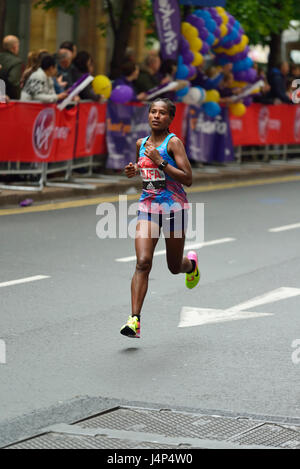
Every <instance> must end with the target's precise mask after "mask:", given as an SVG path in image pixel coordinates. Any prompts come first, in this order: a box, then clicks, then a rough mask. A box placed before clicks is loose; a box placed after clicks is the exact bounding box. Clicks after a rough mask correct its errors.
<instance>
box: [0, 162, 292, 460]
mask: <svg viewBox="0 0 300 469" xmlns="http://www.w3.org/2000/svg"><path fill="white" fill-rule="evenodd" d="M193 174H194V186H195V187H198V186H200V188H201V187H203V189H204V190H209V186H210V185H213V184H219V185H220V187H222V185H224V184H230V183H231V182H235V183H236V182H237V181H243V182H244V181H253V180H255V181H256V183H258V184H259V183H260V182H263V181H264V183H267V182H268V181H269V182H271V181H274V180H275V179H276V178H287V180H288V178H291V179H292V178H294V179H295V180H297V179H298V178H299V180H300V161H299V160H291V161H288V162H273V163H267V164H265V163H256V164H254V163H252V164H251V163H249V164H242V165H239V164H229V165H227V166H214V167H200V168H193ZM78 179H80V181H79V184H82V185H85V184H87V183H88V184H91V185H92V187H89V188H86V187H82V188H74V187H68V186H67V185H64V187H46V188H44V189H43V191H41V192H36V191H30V190H29V191H28V190H24V191H16V190H5V189H2V191H1V193H0V211H1V210H3V209H4V208H11V207H16V206H19V204H20V202H21V201H22V200H24V199H28V198H30V199H32V200H33V204H34V205H35V204H37V205H38V204H42V203H45V202H46V201H48V202H49V201H51V202H52V201H58V200H64V199H75V198H85V197H94V196H95V195H102V194H110V195H111V194H114V195H117V194H120V193H123V194H124V193H125V194H126V193H127V194H130V193H138V192H139V190H140V187H141V184H140V181H139V179H138V178H136V179H134V180H128V179H126V178H125V177H124V175H122V174H116V173H114V174H113V173H112V174H101V175H97V177H96V176H93V177H92V178H90V179H89V180H88V179H85V178H83V177H81V178H78ZM76 183H78V181H76ZM51 412H52V411H51V409H48V414H47V415H48V416H49V415H51ZM56 414H57V413H56ZM31 418H32V419H34V421H35V423H34V425H33V424H32V421H31V420H30V418H29V417H28V418H27V421H25V420H24V421H20V422H14V423H13V424H14V427H15V426H16V424H18V425H19V427H20V430H19V436H18V438H16V437H14V439H10V438H9V431H10V428H9V426H7V428H6V427H5V424H2V425H0V441H1V434H2V437H5V438H4V440H5V443H2V447H3V448H7V449H106V450H112V449H118V450H127V451H128V454H129V450H142V449H152V450H156V451H162V450H165V449H169V450H172V451H174V452H176V451H177V452H180V453H182V454H186V455H187V454H188V453H189V451H192V450H197V449H265V448H269V449H275V448H276V449H300V419H299V418H291V417H289V418H288V417H282V418H281V417H278V416H275V417H271V416H264V415H253V414H247V413H241V412H239V413H235V414H233V413H232V414H230V413H228V412H227V413H221V412H219V411H217V410H216V411H215V410H211V411H207V410H205V411H203V410H201V409H190V408H175V407H171V406H170V408H166V406H165V405H159V404H157V405H154V404H153V403H150V404H149V403H147V402H126V401H114V400H106V401H101V399H100V398H99V400H97V399H94V400H91V399H89V398H87V399H85V400H83V401H80V402H74V403H72V405H70V406H69V407H66V408H65V409H62V410H61V418H60V419H57V420H55V421H53V425H50V426H48V427H46V428H44V427H43V421H44V419H45V415H43V414H41V415H34V417H33V416H31ZM47 421H49V418H48V419H47ZM2 441H3V439H2ZM0 446H1V444H0ZM123 454H126V453H123ZM133 454H137V453H133ZM114 457H115V458H116V457H117V456H116V455H115V456H114ZM141 458H142V456H141ZM115 462H116V461H115ZM117 462H120V463H121V461H117ZM122 462H126V461H125V460H124V461H122ZM127 462H128V461H127ZM142 463H143V464H142ZM146 463H147V464H149V465H150V461H149V460H148V456H147V459H146V457H145V456H144V459H140V460H138V459H137V460H136V464H135V465H136V466H138V465H141V466H142V465H145V464H146ZM152 465H154V464H151V466H152Z"/></svg>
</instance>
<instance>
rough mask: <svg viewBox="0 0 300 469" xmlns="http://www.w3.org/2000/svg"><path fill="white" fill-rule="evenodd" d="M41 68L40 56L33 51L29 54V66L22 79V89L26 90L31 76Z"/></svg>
mask: <svg viewBox="0 0 300 469" xmlns="http://www.w3.org/2000/svg"><path fill="white" fill-rule="evenodd" d="M39 66H40V56H39V53H38V52H37V51H32V52H29V53H28V56H27V64H26V66H25V70H24V72H23V74H22V77H21V89H23V88H24V86H25V83H26V81H27V80H28V78H29V77H30V75H31V74H32V73H33V72H35V71H36V70H37V69H38V68H39Z"/></svg>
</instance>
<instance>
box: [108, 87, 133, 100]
mask: <svg viewBox="0 0 300 469" xmlns="http://www.w3.org/2000/svg"><path fill="white" fill-rule="evenodd" d="M133 95H134V92H133V89H132V88H130V86H127V85H119V86H116V88H115V89H114V90H113V91H112V93H111V95H110V99H111V100H112V101H113V102H114V103H122V104H124V103H128V102H129V101H131V100H132V98H133Z"/></svg>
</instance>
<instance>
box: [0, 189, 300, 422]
mask: <svg viewBox="0 0 300 469" xmlns="http://www.w3.org/2000/svg"><path fill="white" fill-rule="evenodd" d="M299 189H300V185H299V183H284V184H271V185H265V186H254V187H244V188H235V189H231V190H224V191H216V192H206V193H194V194H190V196H189V200H190V201H191V202H192V203H196V202H197V203H205V241H206V242H208V241H213V240H220V239H223V238H232V240H231V241H229V242H221V243H220V244H216V245H211V246H204V247H202V248H201V249H199V251H198V252H199V259H200V267H201V272H202V279H201V284H200V285H199V286H198V287H197V288H196V289H194V290H192V291H189V290H188V289H186V287H185V281H184V276H183V275H179V276H172V275H171V274H170V273H169V272H168V270H167V265H166V260H165V256H164V255H161V256H157V257H155V260H154V265H153V270H152V272H151V278H150V282H149V291H148V295H147V298H146V301H145V304H144V308H143V315H142V338H141V339H140V340H136V339H127V338H125V337H123V336H121V335H120V334H119V329H120V327H121V326H122V325H123V324H124V322H126V320H127V317H128V315H129V313H130V281H131V277H132V274H133V271H134V266H135V263H134V261H129V262H123V263H120V262H116V259H118V258H122V257H127V256H132V255H134V241H133V240H132V239H105V240H100V239H99V238H98V237H97V236H96V225H97V222H98V221H99V216H97V215H96V206H89V207H81V208H70V209H65V210H60V211H51V212H42V213H33V214H22V215H13V216H3V217H0V239H1V243H0V262H1V273H0V295H1V313H0V339H1V340H2V341H4V342H5V345H6V364H0V403H1V404H0V424H1V422H2V423H3V422H7V421H10V420H12V419H15V418H18V417H20V416H23V415H27V414H31V415H32V414H34V413H35V412H39V411H40V410H41V409H46V408H50V407H53V408H55V407H56V406H59V405H60V404H62V403H68V402H72V400H74V399H77V398H82V397H83V396H90V397H103V398H110V399H115V400H122V399H123V400H124V399H125V400H126V401H129V402H130V401H143V402H147V403H149V405H150V404H153V405H154V404H155V403H161V404H163V405H165V406H166V407H172V408H176V407H182V406H183V407H188V408H189V407H190V408H194V409H219V410H220V411H230V412H234V413H251V414H263V415H274V416H284V417H300V400H299V397H300V386H299V382H300V379H299V378H300V363H298V361H297V360H295V357H296V358H297V356H298V357H299V358H300V351H299V354H298V355H297V349H296V348H295V341H296V340H297V339H298V340H299V345H298V349H299V348H300V316H299V314H300V296H299V294H297V289H299V293H300V228H299V227H298V228H297V227H295V228H294V229H289V230H285V231H278V232H270V231H269V229H272V228H275V227H281V226H286V225H291V224H297V223H299V222H300V212H299ZM163 249H164V241H163V240H160V242H159V244H158V246H157V250H163ZM39 275H44V276H47V277H48V278H45V279H43V280H38V281H34V282H29V283H24V284H16V285H7V286H5V282H9V281H13V280H17V279H23V278H28V277H34V276H39ZM1 284H4V285H3V286H1ZM282 288H289V289H294V290H293V291H294V293H295V296H291V297H285V298H284V299H280V298H279V299H277V301H275V300H274V301H272V293H270V292H274V291H279V289H282ZM265 294H269V295H270V296H271V299H269V300H268V301H267V303H266V304H259V305H257V306H255V307H253V306H252V307H251V305H250V308H248V309H246V311H247V312H255V313H258V314H257V315H256V317H252V318H248V315H247V314H246V315H245V317H244V318H243V317H242V316H243V313H242V312H241V317H240V318H239V319H236V320H232V321H230V320H229V321H226V322H225V321H221V322H216V321H215V315H216V313H215V312H214V310H222V311H226V310H228V309H229V308H231V307H233V306H235V305H238V304H240V303H243V302H246V301H248V300H251V299H253V298H256V297H258V296H261V295H265ZM279 296H280V295H279ZM183 307H191V309H192V308H202V309H204V308H207V309H209V310H211V318H212V319H211V322H210V323H208V324H204V325H200V326H199V325H198V326H193V327H185V328H179V327H178V325H179V322H180V313H181V310H182V308H183ZM264 313H269V315H264ZM224 314H225V315H226V313H224ZM260 315H261V316H260ZM2 344H3V342H2ZM292 344H294V348H293V347H292ZM293 353H294V355H293ZM293 357H294V360H293ZM299 361H300V360H299ZM47 423H48V422H46V421H45V425H47Z"/></svg>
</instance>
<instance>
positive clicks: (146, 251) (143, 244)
mask: <svg viewBox="0 0 300 469" xmlns="http://www.w3.org/2000/svg"><path fill="white" fill-rule="evenodd" d="M159 234H160V229H159V226H158V225H157V224H156V223H154V222H151V221H146V220H140V221H139V222H138V224H137V235H136V239H135V250H136V257H137V263H136V269H135V273H134V275H133V278H132V282H131V305H132V316H140V313H141V310H142V306H143V303H144V299H145V296H146V293H147V290H148V280H149V274H150V271H151V268H152V260H153V254H154V250H155V247H156V245H157V242H158V240H159Z"/></svg>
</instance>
